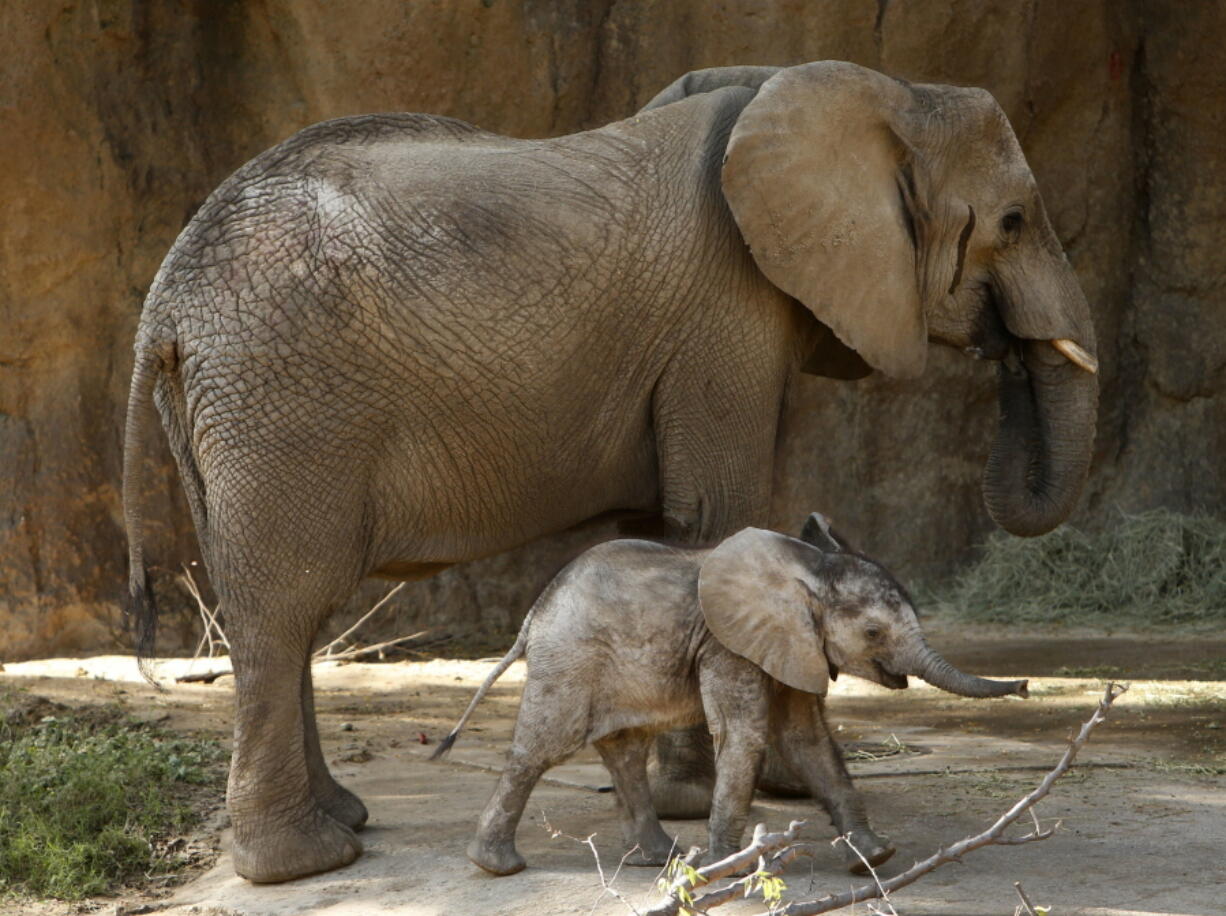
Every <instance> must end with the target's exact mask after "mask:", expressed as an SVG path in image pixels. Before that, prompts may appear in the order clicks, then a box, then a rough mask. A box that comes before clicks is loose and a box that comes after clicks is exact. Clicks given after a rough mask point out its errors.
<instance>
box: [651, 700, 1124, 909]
mask: <svg viewBox="0 0 1226 916" xmlns="http://www.w3.org/2000/svg"><path fill="white" fill-rule="evenodd" d="M1127 690H1128V687H1127V686H1124V685H1120V684H1115V683H1109V684H1107V689H1106V691H1105V693H1104V694H1103V697H1102V699H1101V700H1099V701H1098V708H1097V709H1096V710H1095V711H1094V714H1093V715H1092V716H1091V717H1090V718H1089V719H1088V720H1087V721H1086V722H1084V723H1083V724H1082V726H1081V729H1080V731H1079V732H1078V733H1077V734H1076V735H1072V736H1070V737H1069V741H1068V747H1067V748H1066V749H1065V751H1064V754H1063V755H1062V756H1061V758H1060V761H1059V762H1058V763H1057V764H1056V766H1055V767H1054V768H1053V769H1052V770H1050V771H1049V772H1048V773H1047V775H1046V776H1045V777H1044V778H1043V780H1042V781H1041V782H1040V783H1039V785H1038V786H1037V787H1035V789H1034V790H1033V791H1031V792H1030V793H1029V794H1027V795H1025V796H1024V797H1023V798H1021V799H1020V800H1019V801H1018V802H1017V803H1015V804H1014V805H1013V807H1011V808H1010V809H1009V810H1008V811H1006V812H1005V813H1004V814H1003V815H1001V816H1000V817H999V818H998V819H997V820H996V821H995V822H994V823H993V824H992V825H991V826H990V827H988V829H987V830H984V831H983V832H982V833H977V834H975V835H974V836H969V837H966V838H965V839H962V840H959V841H958V842H956V843H953V844H952V845H950V846H947V847H944V848H942V849H938V850H937V851H936V853H934V854H933V855H931V856H929V857H928V858H927V859H924V860H923V861H922V862H916V863H915V864H914V865H912V866H911V867H910V868H908V869H907V870H906V871H904V872H901V873H900V874H897V875H895V876H894V877H893V878H890V879H888V880H885V881H880V880H878V879H877V875H876V872H874V871H872V869H870V872H871V873H872V876H873V879H874V880H873V883H872V884H864V885H861V886H859V887H855V888H852V889H851V890H849V891H845V892H844V893H841V894H830V895H827V896H825V897H822V898H820V899H818V900H797V901H794V902H792V903H789V904H787V905H785V906H780V907H773V908H772V909H771V913H772V914H778V916H815V914H818V913H829V912H831V911H832V910H838V909H842V908H843V907H846V906H850V905H851V904H853V903H860V902H863V901H866V900H876V899H885V898H887V897H888V896H889V894H890V893H891V892H893V891H896V890H898V889H899V888H902V887H906V886H907V885H909V884H913V883H914V882H915V881H918V880H919V879H920V878H922V877H923V876H924V875H926V874H928V873H929V872H932V871H935V870H936V869H938V868H940V867H941V866H942V865H948V864H949V863H950V862H960V861H961V860H962V857H963V856H965V855H966V854H967V853H968V852H973V851H974V850H976V849H980V848H982V847H984V846H993V845H995V846H1019V845H1021V844H1023V843H1033V842H1035V841H1038V840H1045V839H1047V838H1048V837H1050V836H1052V835H1053V834H1055V832H1056V830H1057V829H1058V828H1059V827H1060V822H1059V821H1057V822H1056V823H1055V824H1054V825H1052V826H1051V827H1050V828H1048V829H1046V830H1045V829H1043V828H1042V827H1041V826H1040V825H1039V821H1038V818H1037V817H1036V816H1035V813H1034V811H1033V810H1032V809H1033V807H1034V806H1035V804H1037V803H1038V802H1039V801H1040V800H1041V799H1043V798H1044V797H1046V796H1047V794H1048V793H1049V792H1050V791H1051V789H1052V786H1053V785H1054V784H1055V782H1056V780H1057V779H1059V778H1060V777H1061V776H1063V775H1064V774H1065V773H1067V772H1068V771H1069V770H1070V769H1071V768H1072V766H1073V761H1074V760H1075V759H1076V757H1077V754H1078V752H1079V751H1080V750H1081V749H1082V748H1083V747H1084V746H1085V744H1086V742H1087V741H1088V740H1089V738H1090V733H1091V732H1093V731H1094V729H1095V728H1097V727H1098V726H1099V725H1101V724H1102V722H1103V721H1104V720H1105V719H1106V717H1107V714H1108V713H1109V712H1110V711H1111V707H1112V705H1113V704H1114V703H1115V701H1116V700H1117V699H1119V698H1120V697H1121V696H1122V695H1123V694H1124V692H1125V691H1127ZM1026 812H1030V816H1031V819H1032V821H1033V824H1034V829H1033V830H1031V832H1030V833H1026V834H1023V835H1021V836H1005V830H1006V829H1007V828H1008V827H1010V826H1011V825H1012V824H1013V823H1014V822H1016V821H1017V819H1018V818H1020V817H1021V816H1022V815H1023V814H1025V813H1026ZM800 823H803V822H796V821H793V822H792V825H791V827H789V828H788V831H787V832H785V833H782V834H767V833H766V832H765V828H764V827H763V826H762V825H761V824H759V825H758V827H757V828H756V829H755V830H754V842H753V843H751V844H750V846H749V847H747V848H746V849H744V850H742V851H741V852H739V853H737V854H735V855H733V856H729V857H728V858H727V859H723V860H721V861H720V862H716V863H714V864H713V865H710V866H707V868H705V869H699V870H698V871H697V872H696V873H694V874H695V875H697V876H699V879H695V880H692V879H691V877H687V875H686V874H685V872H684V871H682V874H681V875H680V876H679V878H678V879H675V880H674V882H673V884H672V885H670V887H669V888H667V889H666V890H665V899H664V900H663V901H662V902H661V903H659V904H657V905H656V906H655V907H654V908H652V909H650V910H647V911H646V914H644V916H677V914H679V913H694V912H700V913H701V912H705V911H706V910H709V909H712V908H714V907H716V906H719V905H721V904H723V903H727V902H728V901H729V900H731V899H733V898H734V897H738V896H742V895H743V894H744V890H743V887H744V885H745V882H746V879H741V880H740V881H738V882H734V883H733V884H731V885H728V886H727V887H723V888H720V889H718V890H716V891H712V892H710V893H708V894H705V895H703V896H701V897H697V898H692V902H686V901H685V900H684V899H683V898H684V897H686V896H687V895H689V892H690V891H692V890H693V889H694V888H695V887H699V886H701V885H703V884H707V883H710V882H711V881H715V880H718V879H719V878H721V877H726V876H727V875H730V874H733V873H735V872H737V871H740V870H743V869H744V868H745V867H747V866H748V865H749V863H750V862H752V861H754V860H755V859H756V860H757V861H758V870H757V872H756V875H758V876H762V877H775V876H777V875H778V874H779V873H780V872H782V871H783V869H784V867H786V865H787V864H788V863H789V862H791V861H793V860H794V859H796V858H797V857H798V856H801V855H809V854H811V850H810V849H806V848H804V847H802V846H801V845H800V844H796V843H795V842H794V840H785V841H783V842H781V843H778V845H773V846H772V845H771V844H772V842H773V841H774V840H775V838H779V837H784V836H786V835H787V833H792V832H793V831H794V830H796V829H798V828H799V825H800ZM768 847H769V848H768ZM774 850H780V851H779V852H778V853H777V854H776V855H774V856H773V857H772V858H770V859H769V860H768V859H766V857H765V853H766V852H770V851H774ZM690 871H691V872H692V871H693V870H692V869H691V870H690ZM704 873H705V874H704ZM750 877H753V876H750Z"/></svg>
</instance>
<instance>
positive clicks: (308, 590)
mask: <svg viewBox="0 0 1226 916" xmlns="http://www.w3.org/2000/svg"><path fill="white" fill-rule="evenodd" d="M259 484H260V486H255V485H251V486H249V487H245V488H243V489H242V490H239V489H237V488H230V489H225V488H221V487H219V488H217V489H218V490H219V491H220V493H219V497H215V498H214V500H213V501H212V502H211V504H210V507H209V508H210V516H211V520H212V528H213V531H214V532H215V536H214V537H213V538H212V543H213V561H212V563H211V565H210V572H211V573H214V575H213V580H214V584H215V586H216V587H217V590H218V594H219V596H220V598H221V600H222V603H223V605H224V607H225V612H226V629H227V634H228V635H229V637H230V645H231V656H232V658H233V660H234V675H235V708H234V753H233V757H232V759H231V763H230V781H229V785H228V788H227V794H226V803H227V806H228V808H229V811H230V820H231V822H232V824H233V826H234V844H233V857H234V869H235V871H237V872H238V873H239V874H240V875H242V876H243V877H245V878H248V879H249V880H251V881H255V882H261V883H266V882H277V881H288V880H290V879H292V878H299V877H302V876H304V875H309V874H313V873H315V872H322V871H328V870H330V869H333V868H339V867H341V866H343V865H347V864H349V863H350V862H352V861H353V860H354V859H356V858H357V857H358V855H360V854H361V851H362V844H361V842H360V841H359V840H358V838H357V836H356V835H355V834H354V832H353V830H351V829H350V827H349V826H347V825H346V824H345V823H342V821H341V820H338V819H337V818H336V817H334V816H333V815H332V813H330V811H329V810H328V808H325V807H324V805H323V804H321V801H322V800H323V798H322V797H321V794H324V795H327V796H328V797H329V799H330V800H331V801H333V802H335V800H336V795H335V794H333V793H332V792H330V791H329V790H330V787H331V777H330V776H328V775H327V769H326V766H324V765H323V755H322V753H319V743H318V741H319V739H318V735H317V733H316V731H315V725H314V721H313V720H314V715H313V713H314V708H313V703H311V702H310V697H309V686H310V674H309V672H308V670H307V667H308V665H309V664H310V654H311V642H312V639H313V638H314V635H315V632H316V631H317V630H318V628H319V626H320V624H321V623H322V621H323V620H324V619H325V618H326V617H327V615H328V613H329V612H330V611H331V610H332V609H333V608H334V607H335V606H336V605H337V604H338V603H339V602H340V601H341V600H342V599H343V598H344V597H345V596H346V595H347V594H348V593H349V592H350V591H351V590H352V589H353V587H354V586H355V585H356V584H357V582H358V581H359V579H360V576H361V573H362V562H363V560H362V555H361V549H362V548H361V542H360V540H359V539H358V538H355V537H353V536H352V532H354V531H358V530H360V512H359V511H358V510H352V511H346V500H345V499H342V497H343V498H346V499H347V498H348V497H350V496H351V494H349V493H346V492H345V491H344V490H342V489H341V488H340V487H338V486H337V485H335V483H333V485H332V486H314V487H312V488H310V490H309V491H304V492H294V493H284V492H277V489H278V487H277V486H276V482H275V481H268V480H261V481H259ZM305 492H309V493H310V494H311V495H310V497H307V496H306V495H305ZM330 497H331V498H330ZM348 502H349V503H356V500H348ZM316 755H318V756H316ZM321 777H326V778H321ZM341 797H342V798H343V796H341ZM329 807H331V805H329ZM349 816H350V817H352V812H350V815H349Z"/></svg>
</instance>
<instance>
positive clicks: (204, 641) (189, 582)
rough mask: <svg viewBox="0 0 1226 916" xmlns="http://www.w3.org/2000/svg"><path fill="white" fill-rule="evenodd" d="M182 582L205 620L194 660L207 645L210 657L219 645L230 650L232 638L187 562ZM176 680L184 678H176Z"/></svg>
mask: <svg viewBox="0 0 1226 916" xmlns="http://www.w3.org/2000/svg"><path fill="white" fill-rule="evenodd" d="M180 582H181V583H182V585H183V587H184V588H185V589H187V593H188V594H189V595H191V596H192V598H193V599H194V600H195V602H196V608H197V609H198V610H199V611H200V617H201V619H202V620H203V621H204V634H203V635H202V636H201V637H200V642H199V643H197V644H196V654H195V655H193V656H192V661H195V660H196V659H198V658H199V657H200V653H201V652H202V651H204V648H205V646H207V647H208V650H209V655H208V657H209V658H212V657H213V656H214V654H215V651H216V647H217V645H219V644H220V645H223V646H225V647H226V651H227V652H229V651H230V640H228V639H226V632H225V630H223V629H222V628H221V624H220V623H219V622H218V620H217V614H216V612H214V611H213V610H211V609H210V608H209V606H208V605H207V604H205V603H204V596H203V595H201V594H200V586H198V585H197V584H196V580H195V579H194V578H192V571H191V569H189V568H188V567H187V565H186V564H184V566H183V575H182V576H181V577H180ZM214 632H216V633H217V638H216V641H214V639H213V633H214ZM176 680H183V679H182V678H176Z"/></svg>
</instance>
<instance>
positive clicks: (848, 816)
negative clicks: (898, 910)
mask: <svg viewBox="0 0 1226 916" xmlns="http://www.w3.org/2000/svg"><path fill="white" fill-rule="evenodd" d="M776 702H777V703H778V706H777V710H778V713H779V719H778V721H777V722H776V727H775V744H776V746H777V747H778V748H779V752H780V754H781V755H782V756H783V758H784V760H786V761H787V763H788V764H789V766H791V767H792V769H793V770H795V772H796V773H797V774H798V775H799V776H800V777H801V778H802V779H803V780H804V781H805V783H806V784H807V785H808V786H809V791H810V792H811V793H812V794H813V797H814V798H816V799H818V801H820V802H821V803H822V805H823V806H824V807H825V808H826V810H827V811H828V812H829V813H830V820H831V821H832V822H833V824H834V828H835V829H836V830H837V831H838V832H839V834H840V835H841V836H844V837H846V838H847V841H848V842H849V843H850V844H851V845H852V846H854V847H855V848H854V850H853V849H850V848H848V847H847V845H845V844H842V843H840V844H839V845H840V846H842V847H843V860H844V863H845V864H846V865H847V870H848V871H850V872H851V873H852V874H856V875H863V874H867V872H868V867H867V866H866V865H865V863H866V862H867V863H868V865H870V866H872V867H873V868H876V867H877V866H878V865H881V864H882V863H883V862H885V861H886V860H887V859H889V858H890V856H892V855H894V845H893V844H892V843H891V842H890V841H889V840H888V839H886V838H885V837H883V836H880V835H879V834H878V833H877V832H876V831H875V830H873V828H872V827H871V826H869V822H868V815H867V814H866V813H865V810H864V800H863V799H862V798H861V797H860V793H859V792H857V791H856V787H855V786H854V785H852V782H851V776H849V775H848V773H847V767H846V765H844V763H843V754H842V752H841V751H840V750H839V747H838V745H837V744H836V743H835V741H834V738H832V737H831V735H830V731H829V729H828V728H827V727H826V717H825V713H824V711H823V709H822V701H821V700H820V699H818V698H817V697H815V696H813V695H812V694H808V693H802V692H801V691H799V690H792V689H790V688H784V689H783V690H782V691H781V692H780V695H779V696H778V697H777V699H776Z"/></svg>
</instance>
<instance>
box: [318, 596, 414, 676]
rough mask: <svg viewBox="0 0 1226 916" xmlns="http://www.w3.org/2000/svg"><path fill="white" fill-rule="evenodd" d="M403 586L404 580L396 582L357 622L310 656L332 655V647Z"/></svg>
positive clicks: (346, 636)
mask: <svg viewBox="0 0 1226 916" xmlns="http://www.w3.org/2000/svg"><path fill="white" fill-rule="evenodd" d="M404 586H405V583H404V582H400V583H398V584H397V585H396V587H395V588H393V589H392V590H391V591H390V592H388V593H387V594H386V595H384V596H383V597H382V598H380V599H379V600H378V602H376V604H375V606H374V607H372V608H371V609H370V610H369V611H367V612H366V613H365V614H363V615H362V616H361V617H360V618H359V619H358V622H357V623H355V624H354V625H353V626H351V627H350V628H349V629H348V630H346V631H345V632H344V633H342V634H341V635H340V636H338V637H336V639H334V640H332V642H330V643H328V644H327V645H326V646H324V647H323V648H322V649H318V650H316V652H315V654H314V655H312V656H311V657H312V658H330V657H333V653H332V650H333V649H334V648H336V647H337V646H339V645H340V644H341V643H343V642H344V641H345V640H346V639H348V638H349V637H350V636H352V635H353V634H354V632H355V631H356V630H357V629H358V627H360V626H361V625H362V624H364V623H365V622H366V621H368V620H370V618H371V617H373V616H374V614H375V612H376V611H377V610H379V608H381V607H383V605H385V604H387V603H388V601H390V600H391V599H392V596H393V595H395V594H396V593H397V592H398V591H400V590H401V589H402V588H404Z"/></svg>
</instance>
